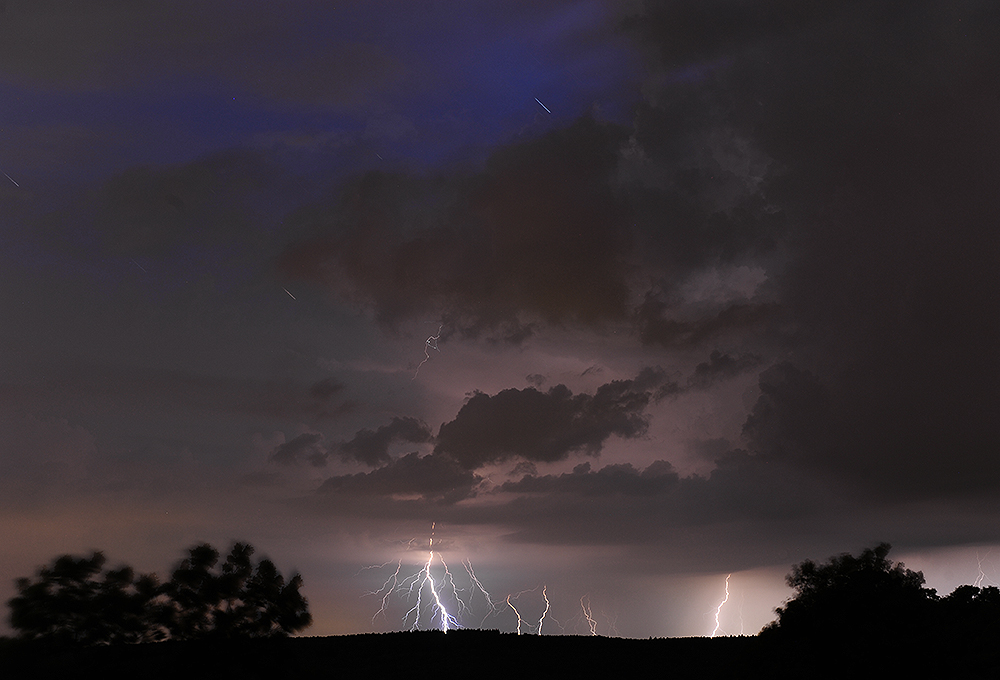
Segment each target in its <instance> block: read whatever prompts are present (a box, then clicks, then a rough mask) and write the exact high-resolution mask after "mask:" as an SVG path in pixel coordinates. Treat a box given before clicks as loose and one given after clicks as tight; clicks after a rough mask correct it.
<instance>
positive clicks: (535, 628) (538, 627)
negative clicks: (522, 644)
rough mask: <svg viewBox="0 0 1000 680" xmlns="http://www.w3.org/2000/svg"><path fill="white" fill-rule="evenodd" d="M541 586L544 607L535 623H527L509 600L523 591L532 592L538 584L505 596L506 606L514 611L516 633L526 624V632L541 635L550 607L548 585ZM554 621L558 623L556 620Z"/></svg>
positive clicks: (536, 588) (523, 592) (519, 632)
mask: <svg viewBox="0 0 1000 680" xmlns="http://www.w3.org/2000/svg"><path fill="white" fill-rule="evenodd" d="M541 588H542V601H543V602H545V609H544V610H543V611H542V615H541V616H540V617H538V623H536V624H530V623H527V622H526V621H525V620H524V619H523V618H522V617H521V612H519V611H518V610H517V607H515V606H514V603H513V602H511V600H517V599H518V598H519V597H521V596H522V595H524V594H525V593H534V592H536V591H537V590H538V586H535V587H534V588H531V589H529V590H522V591H521V592H519V593H517V594H516V595H508V596H507V606H508V607H510V608H511V610H513V612H514V615H515V616H517V634H518V635H520V634H521V627H522V626H526V627H527V629H528V631H527V632H528V633H534V634H535V635H541V634H542V626H543V625H544V624H545V617H546V616H547V615H548V613H549V609H550V607H551V604H550V603H549V596H548V592H547V588H548V586H544V585H543V586H542V587H541ZM556 623H558V621H557V622H556Z"/></svg>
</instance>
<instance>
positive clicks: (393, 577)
mask: <svg viewBox="0 0 1000 680" xmlns="http://www.w3.org/2000/svg"><path fill="white" fill-rule="evenodd" d="M435 526H436V524H432V525H431V535H430V539H429V540H428V543H427V548H426V550H427V559H426V560H424V561H423V562H422V563H421V564H422V566H421V567H420V569H419V570H418V571H417V572H416V573H415V574H411V575H409V576H406V577H401V576H400V572H402V570H403V560H402V559H399V560H397V561H396V569H395V571H394V572H393V573H392V574H390V575H389V577H388V578H387V579H386V580H385V582H384V583H383V584H382V586H381V587H380V588H379V589H378V590H373V591H371V592H368V593H365V595H363V596H362V597H364V596H367V595H375V596H379V597H381V598H382V599H381V606H380V607H379V609H378V611H376V612H375V614H374V616H372V623H374V622H375V621H376V619H378V617H379V616H380V615H381V616H382V617H383V618H386V612H387V610H388V607H389V602H390V598H391V597H392V595H393V594H394V593H396V594H403V596H404V597H405V598H406V599H407V601H409V602H413V603H414V604H413V606H412V607H410V608H409V610H407V612H406V613H405V614H404V615H403V625H404V626H405V625H407V624H408V623H409V620H410V616H411V615H412V616H413V622H412V623H411V624H410V630H418V629H419V628H420V620H421V616H422V614H423V613H424V612H425V611H426V609H427V608H428V607H429V609H430V612H431V613H430V621H431V623H432V624H433V625H434V626H435V627H438V628H440V629H441V630H442V631H443V632H445V633H447V632H448V631H449V630H454V629H456V628H462V625H461V622H460V620H459V616H460V615H461V614H462V613H464V612H466V611H468V610H469V605H470V603H471V601H472V595H473V594H474V593H475V591H476V590H478V591H479V592H481V593H482V594H483V597H485V598H486V602H487V604H488V605H489V607H490V612H491V613H494V612H495V611H496V609H497V607H496V604H495V603H494V602H493V598H492V597H491V596H490V593H489V591H487V590H486V588H485V587H484V586H483V584H482V582H480V580H479V579H478V578H477V577H476V572H475V570H474V569H473V567H472V562H470V561H463V562H462V566H464V567H465V570H466V572H467V573H468V574H469V578H470V581H471V585H470V589H469V595H468V597H467V598H466V599H463V596H462V595H461V594H460V593H461V592H463V591H462V589H460V588H459V587H458V584H457V583H456V582H455V575H454V573H452V571H451V569H450V568H449V567H448V563H447V562H446V561H445V559H444V557H443V556H442V555H441V551H440V550H438V549H437V547H436V546H435V545H434V529H435ZM415 543H416V539H410V541H409V542H408V543H407V545H408V546H409V547H410V548H412V547H414V544H415ZM391 563H392V560H389V561H388V562H384V563H382V564H381V565H377V564H376V565H371V566H369V567H363V568H362V569H360V570H359V571H358V574H360V573H361V572H362V571H365V570H368V569H380V568H384V567H386V566H387V565H389V564H391ZM438 563H440V569H441V570H443V575H442V576H441V577H440V578H436V577H435V575H434V571H433V570H434V569H435V568H436V565H437V564H438ZM446 600H447V601H452V600H453V601H454V602H455V603H456V604H455V607H456V609H455V610H454V611H452V610H450V609H449V606H448V605H447V604H446ZM487 616H489V614H487ZM484 620H485V619H484Z"/></svg>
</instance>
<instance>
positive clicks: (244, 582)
mask: <svg viewBox="0 0 1000 680" xmlns="http://www.w3.org/2000/svg"><path fill="white" fill-rule="evenodd" d="M253 552H254V549H253V546H251V545H249V544H246V543H236V544H235V545H234V546H233V548H232V550H231V551H230V553H229V556H228V557H227V558H226V561H225V562H224V563H223V564H222V567H221V569H220V570H219V571H218V573H216V572H214V571H213V568H214V567H215V566H216V564H217V563H218V559H219V553H218V551H216V550H215V549H214V548H212V546H210V545H207V544H204V545H199V546H195V547H194V548H191V550H190V554H189V557H188V558H186V559H184V560H183V561H182V562H181V563H180V564H179V565H178V567H177V569H176V570H174V574H173V578H172V579H171V581H170V582H169V583H167V584H166V587H165V592H166V593H167V594H168V595H169V596H170V598H171V600H172V602H173V606H174V616H173V623H172V625H171V626H170V634H171V637H173V638H176V639H190V638H198V637H204V636H207V635H213V636H220V637H275V636H282V635H288V634H289V633H293V632H295V631H298V630H302V629H303V628H305V627H307V626H308V625H309V624H310V623H312V616H311V615H310V614H309V610H308V604H307V602H306V599H305V597H303V595H302V593H301V592H300V589H301V587H302V577H301V576H299V575H298V574H295V575H294V576H292V578H291V579H290V580H289V581H288V582H287V583H286V582H285V579H284V577H283V576H282V575H281V574H280V573H279V572H278V570H277V569H276V568H275V566H274V563H273V562H271V561H270V560H266V559H265V560H261V561H260V563H259V564H257V566H256V568H254V566H253V564H252V563H251V559H250V558H251V556H252V555H253Z"/></svg>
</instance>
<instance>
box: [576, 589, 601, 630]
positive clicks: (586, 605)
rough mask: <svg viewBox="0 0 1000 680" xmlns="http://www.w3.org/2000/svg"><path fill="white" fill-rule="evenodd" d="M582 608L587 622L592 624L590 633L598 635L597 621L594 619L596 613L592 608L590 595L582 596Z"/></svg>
mask: <svg viewBox="0 0 1000 680" xmlns="http://www.w3.org/2000/svg"><path fill="white" fill-rule="evenodd" d="M580 608H581V609H582V610H583V617H584V618H585V619H587V624H588V625H589V626H590V634H591V635H597V621H595V620H594V613H593V612H592V611H591V609H590V596H589V595H584V596H583V597H581V598H580Z"/></svg>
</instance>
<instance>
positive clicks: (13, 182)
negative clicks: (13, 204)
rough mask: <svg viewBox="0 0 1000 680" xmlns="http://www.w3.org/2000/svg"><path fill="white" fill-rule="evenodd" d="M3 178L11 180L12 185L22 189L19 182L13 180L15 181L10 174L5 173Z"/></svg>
mask: <svg viewBox="0 0 1000 680" xmlns="http://www.w3.org/2000/svg"><path fill="white" fill-rule="evenodd" d="M3 176H4V177H6V178H7V179H9V180H10V183H11V184H13V185H14V186H16V187H19V188H20V186H21V185H20V184H18V183H17V182H15V181H14V180H13V179H12V178H11V176H10V175H8V174H7V173H6V172H5V173H3Z"/></svg>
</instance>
